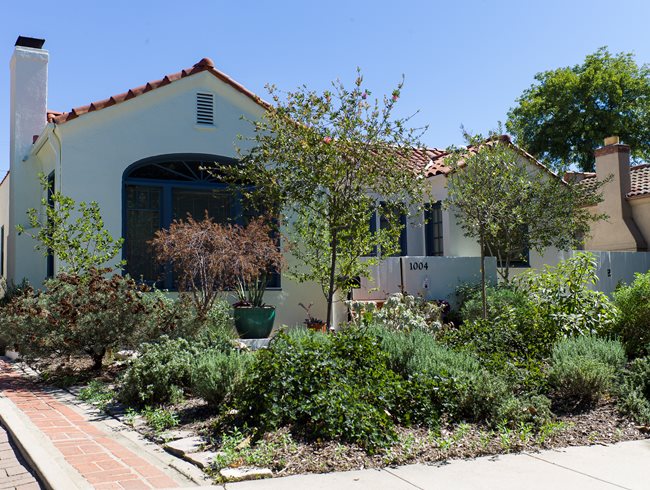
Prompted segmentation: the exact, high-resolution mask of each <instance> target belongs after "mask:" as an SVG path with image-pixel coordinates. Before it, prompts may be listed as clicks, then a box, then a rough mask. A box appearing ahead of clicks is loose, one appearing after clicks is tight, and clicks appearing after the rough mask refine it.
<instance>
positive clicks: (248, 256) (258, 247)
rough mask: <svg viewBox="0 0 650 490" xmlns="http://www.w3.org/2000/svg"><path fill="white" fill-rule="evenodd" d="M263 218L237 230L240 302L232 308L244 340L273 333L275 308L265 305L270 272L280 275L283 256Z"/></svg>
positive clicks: (264, 336)
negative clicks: (265, 293)
mask: <svg viewBox="0 0 650 490" xmlns="http://www.w3.org/2000/svg"><path fill="white" fill-rule="evenodd" d="M266 223H267V222H266V221H264V219H262V218H259V219H256V220H253V221H251V222H250V223H249V224H248V226H246V227H238V230H237V235H238V237H237V238H238V239H237V250H238V252H237V254H236V257H233V260H234V261H235V268H236V270H237V286H236V288H235V291H236V293H237V299H238V301H237V302H236V303H235V304H234V305H233V308H234V318H235V328H236V329H237V332H238V333H239V336H240V337H241V338H243V339H260V338H266V337H268V336H269V335H270V334H271V331H272V330H273V322H274V320H275V307H274V306H271V305H267V304H265V303H264V292H265V291H266V286H267V284H268V274H269V271H277V272H279V271H280V270H281V267H282V262H283V257H282V252H281V250H280V248H279V247H278V243H277V240H276V239H275V238H274V236H273V233H272V230H271V227H270V226H269V225H268V224H266Z"/></svg>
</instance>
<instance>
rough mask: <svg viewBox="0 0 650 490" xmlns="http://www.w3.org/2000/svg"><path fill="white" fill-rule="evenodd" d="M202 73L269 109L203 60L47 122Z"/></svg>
mask: <svg viewBox="0 0 650 490" xmlns="http://www.w3.org/2000/svg"><path fill="white" fill-rule="evenodd" d="M204 71H207V72H209V73H211V74H213V75H214V76H215V77H217V78H218V79H219V80H221V81H222V82H224V83H227V84H228V85H230V86H231V87H233V88H234V89H235V90H237V91H239V92H241V93H242V94H244V95H245V96H247V97H248V98H250V99H252V100H253V101H254V102H255V103H257V104H259V105H261V106H262V107H264V108H265V109H267V108H269V104H268V103H267V102H265V101H263V100H262V99H261V98H260V97H258V96H257V95H255V94H254V93H253V92H251V91H250V90H248V89H247V88H245V87H244V86H243V85H241V84H239V83H237V82H236V81H234V80H233V79H232V78H230V77H229V76H228V75H226V74H225V73H223V72H221V71H219V70H217V69H216V68H215V67H214V62H213V61H212V60H211V59H210V58H203V59H202V60H201V61H199V62H198V63H196V64H195V65H194V66H192V67H191V68H186V69H184V70H181V71H179V72H177V73H172V74H170V75H165V76H164V77H163V78H161V79H160V80H154V81H151V82H147V83H146V84H144V85H141V86H139V87H135V88H132V89H130V90H128V91H126V92H123V93H121V94H118V95H113V96H112V97H109V98H107V99H103V100H99V101H96V102H92V103H90V104H87V105H83V106H79V107H75V108H73V109H71V110H70V111H69V112H56V111H51V110H48V111H47V121H48V122H52V123H56V124H63V123H65V122H67V121H70V120H72V119H75V118H77V117H79V116H81V115H83V114H86V113H88V112H92V111H98V110H101V109H104V108H106V107H110V106H113V105H115V104H119V103H121V102H124V101H126V100H130V99H133V98H135V97H138V96H139V95H142V94H144V93H147V92H151V91H152V90H155V89H157V88H159V87H164V86H165V85H169V84H171V83H173V82H175V81H177V80H180V79H181V78H185V77H189V76H191V75H195V74H197V73H202V72H204Z"/></svg>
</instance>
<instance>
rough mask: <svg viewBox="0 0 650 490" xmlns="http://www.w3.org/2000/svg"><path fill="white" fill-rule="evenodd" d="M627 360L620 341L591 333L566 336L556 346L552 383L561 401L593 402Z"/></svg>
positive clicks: (550, 377) (607, 387) (587, 403)
mask: <svg viewBox="0 0 650 490" xmlns="http://www.w3.org/2000/svg"><path fill="white" fill-rule="evenodd" d="M625 361H626V359H625V353H624V350H623V346H622V345H621V343H620V342H618V341H612V340H604V339H599V338H596V337H591V336H584V337H578V338H575V339H566V340H563V341H562V342H560V343H558V344H557V345H556V346H555V347H554V348H553V354H552V364H551V369H550V371H549V383H550V385H551V386H552V387H553V389H554V390H555V394H556V396H557V397H558V398H559V400H560V401H562V402H572V403H575V404H576V405H589V404H593V403H594V402H596V401H598V400H599V399H600V398H601V396H602V395H603V394H605V393H607V392H608V391H609V390H610V389H611V388H612V382H613V380H614V377H615V375H616V372H617V370H618V369H621V368H622V367H623V366H624V365H625Z"/></svg>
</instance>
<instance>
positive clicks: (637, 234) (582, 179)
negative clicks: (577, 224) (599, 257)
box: [564, 136, 650, 252]
mask: <svg viewBox="0 0 650 490" xmlns="http://www.w3.org/2000/svg"><path fill="white" fill-rule="evenodd" d="M595 157H596V171H595V172H589V173H585V172H567V173H566V174H565V175H564V178H565V180H567V181H571V182H576V183H578V185H581V186H584V187H585V189H586V190H588V191H589V190H590V191H593V190H594V188H595V185H596V183H597V182H598V181H606V183H605V184H604V185H603V186H602V189H601V192H602V196H603V200H602V202H600V203H599V204H598V205H597V206H596V207H595V208H594V213H598V214H606V215H607V216H608V218H607V220H605V221H600V222H597V223H595V224H594V225H593V226H592V229H591V236H590V237H588V238H587V239H586V240H585V249H587V250H608V251H627V252H641V251H647V250H648V245H650V164H647V163H645V164H642V165H634V166H630V147H629V146H628V145H625V144H621V143H620V142H619V139H618V138H617V137H615V136H614V137H610V138H606V139H605V142H604V145H603V146H602V147H601V148H599V149H597V150H596V151H595Z"/></svg>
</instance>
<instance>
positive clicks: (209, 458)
mask: <svg viewBox="0 0 650 490" xmlns="http://www.w3.org/2000/svg"><path fill="white" fill-rule="evenodd" d="M218 454H220V453H217V452H214V451H200V452H198V453H188V454H186V455H185V456H183V458H184V459H186V460H187V461H189V462H190V463H192V464H195V465H196V466H198V467H199V468H201V469H203V468H209V467H210V465H211V464H212V462H213V461H214V458H215V457H216V456H217V455H218ZM221 454H223V453H221Z"/></svg>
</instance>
